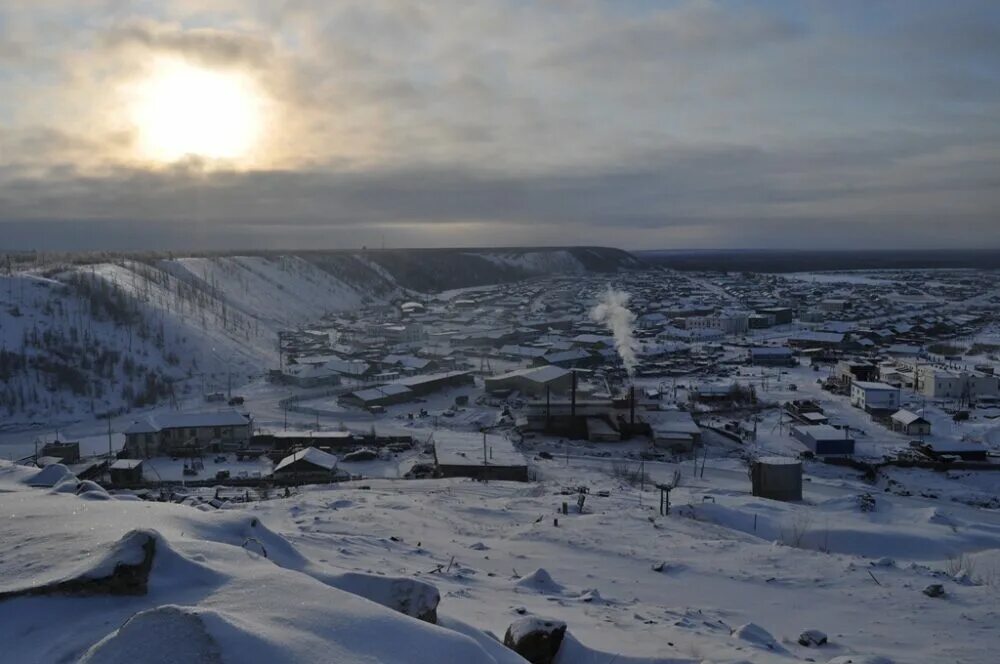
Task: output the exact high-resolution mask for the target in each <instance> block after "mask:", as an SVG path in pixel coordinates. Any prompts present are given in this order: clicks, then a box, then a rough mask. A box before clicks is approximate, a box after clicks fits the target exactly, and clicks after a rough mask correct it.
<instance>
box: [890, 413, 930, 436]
mask: <svg viewBox="0 0 1000 664" xmlns="http://www.w3.org/2000/svg"><path fill="white" fill-rule="evenodd" d="M890 423H891V425H892V430H893V431H898V432H900V433H904V434H906V435H907V436H929V435H930V433H931V423H930V422H928V421H927V420H925V419H924V418H922V417H921V416H919V415H917V414H916V413H913V412H910V411H908V410H906V409H902V408H901V409H899V410H897V411H896V412H895V413H893V414H892V417H891V418H890Z"/></svg>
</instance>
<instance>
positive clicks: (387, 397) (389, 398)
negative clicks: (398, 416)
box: [337, 383, 413, 408]
mask: <svg viewBox="0 0 1000 664" xmlns="http://www.w3.org/2000/svg"><path fill="white" fill-rule="evenodd" d="M412 398H413V390H411V389H410V388H408V387H406V386H405V385H399V384H397V383H387V384H386V385H379V386H377V387H369V388H366V389H364V390H355V391H354V392H348V393H347V394H342V395H340V397H338V399H337V403H339V404H340V405H342V406H356V407H358V408H372V407H373V406H382V407H385V406H390V405H392V404H395V403H404V402H406V401H409V400H410V399H412Z"/></svg>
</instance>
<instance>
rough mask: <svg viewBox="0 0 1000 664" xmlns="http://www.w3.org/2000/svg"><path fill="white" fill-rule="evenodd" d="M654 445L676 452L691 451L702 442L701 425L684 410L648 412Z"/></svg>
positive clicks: (647, 417)
mask: <svg viewBox="0 0 1000 664" xmlns="http://www.w3.org/2000/svg"><path fill="white" fill-rule="evenodd" d="M646 419H647V420H648V421H649V432H650V437H651V438H652V439H653V445H654V446H655V447H660V448H664V449H669V450H671V451H674V452H690V451H691V450H693V449H694V448H695V446H696V445H698V444H700V443H701V427H699V426H698V424H697V423H696V422H695V421H694V418H693V417H691V413H689V412H687V411H683V410H666V411H658V412H651V413H647V414H646Z"/></svg>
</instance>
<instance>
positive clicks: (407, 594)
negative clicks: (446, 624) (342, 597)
mask: <svg viewBox="0 0 1000 664" xmlns="http://www.w3.org/2000/svg"><path fill="white" fill-rule="evenodd" d="M324 581H325V582H326V583H327V584H328V585H331V586H333V587H334V588H339V589H340V590H345V591H347V592H349V593H351V594H353V595H358V596H360V597H364V598H365V599H368V600H371V601H372V602H376V603H378V604H381V605H382V606H385V607H388V608H390V609H393V610H394V611H399V612H400V613H403V614H405V615H408V616H410V617H411V618H416V619H417V620H423V621H424V622H429V623H431V624H437V607H438V603H439V602H440V601H441V593H440V592H438V589H437V587H436V586H434V585H433V584H430V583H427V582H425V581H418V580H417V579H408V578H406V577H391V576H378V575H374V574H362V573H360V572H345V573H344V574H337V575H336V576H333V577H329V578H325V579H324Z"/></svg>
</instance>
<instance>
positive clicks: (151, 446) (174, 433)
mask: <svg viewBox="0 0 1000 664" xmlns="http://www.w3.org/2000/svg"><path fill="white" fill-rule="evenodd" d="M124 433H125V452H126V454H127V455H128V456H129V457H131V458H134V459H148V458H150V457H156V456H197V455H200V454H204V453H205V452H206V451H208V450H220V451H221V450H230V449H232V450H235V449H239V448H241V447H245V446H246V445H247V443H249V441H250V418H249V417H247V416H246V415H244V414H243V413H240V412H237V411H235V410H223V411H219V412H216V413H176V412H175V413H158V414H155V415H147V416H146V417H144V418H142V419H140V420H136V421H135V422H133V423H132V425H131V426H129V427H128V428H127V429H125V432H124Z"/></svg>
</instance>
